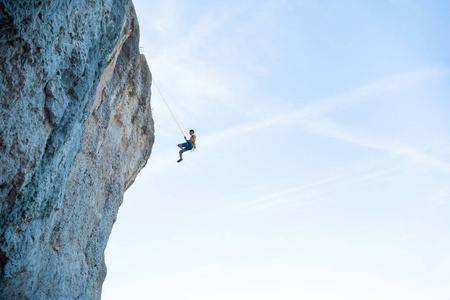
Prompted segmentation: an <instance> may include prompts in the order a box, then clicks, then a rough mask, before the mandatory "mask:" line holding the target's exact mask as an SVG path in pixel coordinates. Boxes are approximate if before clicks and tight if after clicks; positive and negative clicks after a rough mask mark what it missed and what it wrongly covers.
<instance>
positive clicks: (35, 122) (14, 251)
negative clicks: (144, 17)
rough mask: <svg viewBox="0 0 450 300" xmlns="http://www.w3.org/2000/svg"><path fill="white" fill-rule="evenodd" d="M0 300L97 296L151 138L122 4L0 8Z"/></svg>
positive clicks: (141, 76)
mask: <svg viewBox="0 0 450 300" xmlns="http://www.w3.org/2000/svg"><path fill="white" fill-rule="evenodd" d="M0 79H1V82H0V92H1V94H0V129H1V130H0V168H1V170H0V199H1V201H0V299H99V298H100V293H101V286H102V283H103V280H104V278H105V275H106V267H105V263H104V250H105V247H106V243H107V240H108V237H109V234H110V232H111V229H112V226H113V223H114V221H115V218H116V216H117V211H118V208H119V206H120V204H121V203H122V200H123V194H124V191H125V190H126V189H127V188H128V187H129V186H130V185H131V184H132V183H133V181H134V179H135V178H136V176H137V174H138V172H139V171H140V170H141V169H142V168H143V166H144V165H145V164H146V162H147V159H148V157H149V156H150V152H151V149H152V145H153V141H154V128H153V120H152V117H151V108H150V82H151V74H150V71H149V69H148V66H147V63H146V60H145V58H144V57H143V56H142V55H140V54H139V28H138V23H137V19H136V15H135V12H134V8H133V5H132V3H131V1H126V0H103V1H91V0H73V1H58V0H57V1H53V0H40V1H38V0H35V1H28V0H6V1H2V0H0Z"/></svg>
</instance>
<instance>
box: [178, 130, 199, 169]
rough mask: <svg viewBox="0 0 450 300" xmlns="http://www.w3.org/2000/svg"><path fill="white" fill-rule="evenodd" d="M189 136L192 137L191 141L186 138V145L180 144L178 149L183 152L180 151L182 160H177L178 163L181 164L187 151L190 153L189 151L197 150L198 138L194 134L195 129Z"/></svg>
mask: <svg viewBox="0 0 450 300" xmlns="http://www.w3.org/2000/svg"><path fill="white" fill-rule="evenodd" d="M189 134H190V135H191V137H190V138H189V140H187V139H186V137H184V139H185V140H186V143H183V144H178V147H179V148H180V149H181V150H180V159H179V160H177V162H181V161H182V160H183V152H186V151H189V150H192V149H193V148H195V141H196V140H197V136H196V135H195V134H194V129H191V130H189Z"/></svg>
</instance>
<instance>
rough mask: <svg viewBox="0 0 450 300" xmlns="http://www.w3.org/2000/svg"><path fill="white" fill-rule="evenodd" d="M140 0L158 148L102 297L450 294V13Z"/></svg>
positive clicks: (125, 217)
mask: <svg viewBox="0 0 450 300" xmlns="http://www.w3.org/2000/svg"><path fill="white" fill-rule="evenodd" d="M134 4H135V8H136V12H137V15H138V20H139V24H140V33H141V40H140V47H141V52H142V53H143V54H144V55H145V56H146V58H147V61H148V63H149V66H150V70H151V72H152V75H153V86H152V111H153V118H154V121H155V135H156V140H155V144H154V146H153V152H152V155H151V157H150V159H149V161H148V163H147V165H146V167H145V168H144V169H143V170H142V171H141V173H140V174H139V175H138V177H137V179H136V181H135V183H134V184H133V185H132V186H131V188H130V189H129V190H128V191H127V192H126V193H125V200H124V203H123V204H122V207H121V208H120V210H119V215H118V219H117V222H116V224H115V226H114V228H113V231H112V233H111V236H110V240H109V243H108V246H107V249H106V265H107V267H108V275H107V277H106V280H105V283H104V285H103V293H102V299H105V300H110V299H111V300H116V299H157V300H175V299H176V300H179V299H183V300H185V299H188V300H211V299H214V300H222V299H227V300H229V299H233V300H244V299H245V300H248V299H259V300H275V299H276V300H278V299H283V300H291V299H292V300H294V299H295V300H298V299H302V300H325V299H327V300H329V299H333V300H373V299H377V300H378V299H382V300H391V299H392V300H394V299H395V300H402V299H408V300H448V299H450V118H449V116H448V115H449V113H450V85H449V84H448V83H449V79H450V39H449V38H448V28H450V18H448V14H449V12H450V2H449V1H433V0H430V1H418V0H377V1H375V0H374V1H356V0H354V1H351V0H344V1H330V0H297V1H295V0H279V1H264V0H258V1H253V0H243V1H203V0H189V1H187V0H168V1H148V0H139V1H137V0H136V1H134ZM156 86H157V87H158V88H159V91H160V92H161V93H160V92H159V91H158V89H156ZM164 99H165V100H166V101H167V103H168V105H169V107H170V109H171V110H172V112H173V114H174V116H175V117H176V119H177V121H178V122H179V124H180V126H181V128H182V131H180V129H179V128H178V126H177V124H176V122H175V121H174V119H173V117H172V115H171V113H170V111H169V110H168V108H167V106H166V104H165V103H164ZM189 129H194V130H195V132H196V134H197V149H196V150H195V151H194V152H187V153H185V154H184V160H183V161H182V162H181V163H177V162H176V161H177V159H178V148H177V144H179V143H181V142H183V140H184V138H183V134H184V135H186V136H188V131H189Z"/></svg>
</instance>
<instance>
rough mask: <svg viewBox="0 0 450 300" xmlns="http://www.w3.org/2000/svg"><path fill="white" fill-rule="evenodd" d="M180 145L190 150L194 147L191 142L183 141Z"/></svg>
mask: <svg viewBox="0 0 450 300" xmlns="http://www.w3.org/2000/svg"><path fill="white" fill-rule="evenodd" d="M181 146H182V147H183V148H184V150H192V148H194V145H193V144H192V143H191V142H187V143H183V144H181Z"/></svg>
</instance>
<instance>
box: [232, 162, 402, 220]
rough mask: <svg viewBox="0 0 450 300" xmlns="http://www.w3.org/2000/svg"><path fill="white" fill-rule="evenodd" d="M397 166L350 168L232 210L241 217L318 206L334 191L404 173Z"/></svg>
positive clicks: (369, 164)
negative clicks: (241, 215) (262, 212)
mask: <svg viewBox="0 0 450 300" xmlns="http://www.w3.org/2000/svg"><path fill="white" fill-rule="evenodd" d="M404 168H405V165H404V164H400V165H397V166H394V167H389V168H379V166H377V165H376V164H375V165H374V164H373V163H368V164H366V165H365V166H359V167H358V168H356V169H355V168H353V167H350V168H348V169H347V170H346V171H345V172H342V173H341V174H340V175H335V176H330V177H326V178H323V179H319V180H317V181H314V182H311V183H306V184H303V185H300V186H297V187H294V188H289V189H285V190H281V191H276V192H273V193H271V194H269V195H264V196H262V197H257V198H256V199H253V200H250V201H246V202H243V203H241V204H238V205H235V206H233V207H232V210H233V211H235V212H238V213H240V214H249V213H255V212H261V211H267V210H270V211H273V210H274V209H289V210H290V209H292V208H294V207H295V208H296V209H295V210H294V211H295V212H297V211H298V209H303V208H305V207H307V206H309V205H312V204H317V203H318V202H321V201H322V200H323V199H326V198H328V197H329V196H330V195H331V194H332V193H333V192H335V190H336V189H338V188H339V189H341V188H344V187H347V188H348V187H351V186H354V185H357V184H360V183H362V182H366V181H371V180H376V179H379V178H381V177H383V178H385V177H386V176H387V175H394V174H397V173H400V172H402V171H403V170H404Z"/></svg>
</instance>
